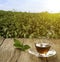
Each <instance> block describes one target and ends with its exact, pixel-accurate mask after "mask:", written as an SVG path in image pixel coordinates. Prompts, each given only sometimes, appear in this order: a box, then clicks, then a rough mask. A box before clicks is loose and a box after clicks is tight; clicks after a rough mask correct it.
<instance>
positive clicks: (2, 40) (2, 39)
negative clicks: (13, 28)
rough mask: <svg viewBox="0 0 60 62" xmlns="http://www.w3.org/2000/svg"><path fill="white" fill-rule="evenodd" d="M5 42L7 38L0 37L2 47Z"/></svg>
mask: <svg viewBox="0 0 60 62" xmlns="http://www.w3.org/2000/svg"><path fill="white" fill-rule="evenodd" d="M4 40H5V38H1V37H0V46H1V45H2V44H3V42H4Z"/></svg>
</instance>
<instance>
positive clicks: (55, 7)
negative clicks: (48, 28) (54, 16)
mask: <svg viewBox="0 0 60 62" xmlns="http://www.w3.org/2000/svg"><path fill="white" fill-rule="evenodd" d="M0 10H13V11H22V12H45V11H48V12H54V13H56V12H60V0H0Z"/></svg>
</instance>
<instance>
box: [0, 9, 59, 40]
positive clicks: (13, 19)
mask: <svg viewBox="0 0 60 62" xmlns="http://www.w3.org/2000/svg"><path fill="white" fill-rule="evenodd" d="M0 36H2V37H4V38H55V39H57V38H60V13H48V12H40V13H30V12H13V11H3V10H0Z"/></svg>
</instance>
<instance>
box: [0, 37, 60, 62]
mask: <svg viewBox="0 0 60 62" xmlns="http://www.w3.org/2000/svg"><path fill="white" fill-rule="evenodd" d="M18 40H20V41H22V42H23V43H24V44H28V45H30V46H31V48H33V49H35V46H34V43H35V42H37V41H40V40H41V39H24V38H22V39H21V38H19V39H18ZM48 40H49V41H50V42H53V43H54V44H55V46H53V47H54V49H55V50H56V52H57V54H56V55H55V56H53V57H49V58H47V59H48V62H60V39H48ZM13 44H14V41H13V38H8V39H3V38H0V62H45V59H44V58H38V57H36V56H34V55H32V54H29V53H28V52H27V51H25V52H23V51H20V50H18V49H16V48H15V47H14V46H13Z"/></svg>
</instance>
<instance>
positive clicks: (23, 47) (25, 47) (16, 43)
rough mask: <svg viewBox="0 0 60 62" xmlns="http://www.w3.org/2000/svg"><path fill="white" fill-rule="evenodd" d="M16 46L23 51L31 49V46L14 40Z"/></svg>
mask: <svg viewBox="0 0 60 62" xmlns="http://www.w3.org/2000/svg"><path fill="white" fill-rule="evenodd" d="M14 46H15V47H16V48H18V49H20V50H22V51H25V50H27V49H29V48H30V46H29V45H24V44H23V43H21V41H19V40H17V39H15V38H14Z"/></svg>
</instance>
